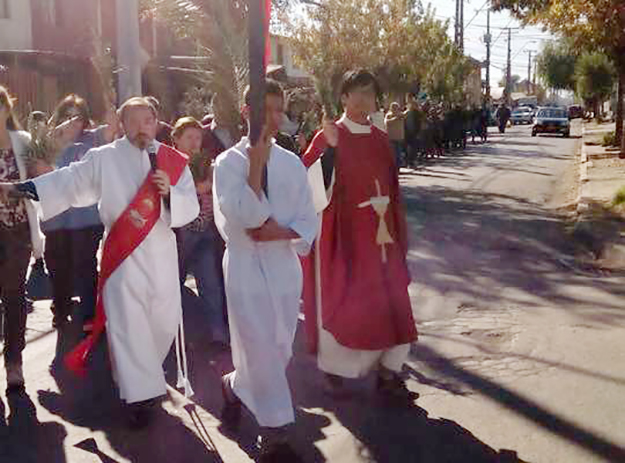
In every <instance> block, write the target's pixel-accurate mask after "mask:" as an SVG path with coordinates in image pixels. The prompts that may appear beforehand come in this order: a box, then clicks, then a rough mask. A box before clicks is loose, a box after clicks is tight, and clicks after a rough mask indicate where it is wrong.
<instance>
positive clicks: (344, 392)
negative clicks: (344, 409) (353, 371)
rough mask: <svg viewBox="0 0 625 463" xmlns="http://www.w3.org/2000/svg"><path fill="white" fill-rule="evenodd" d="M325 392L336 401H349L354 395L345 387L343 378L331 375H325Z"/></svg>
mask: <svg viewBox="0 0 625 463" xmlns="http://www.w3.org/2000/svg"><path fill="white" fill-rule="evenodd" d="M323 377H324V388H323V390H324V392H325V393H326V394H328V395H329V396H331V397H333V398H335V399H349V398H350V397H351V396H352V393H351V392H350V391H349V389H348V388H347V387H346V386H345V381H344V380H343V378H341V377H340V376H337V375H333V374H331V373H324V375H323Z"/></svg>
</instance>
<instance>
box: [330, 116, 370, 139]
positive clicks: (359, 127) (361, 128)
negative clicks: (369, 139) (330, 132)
mask: <svg viewBox="0 0 625 463" xmlns="http://www.w3.org/2000/svg"><path fill="white" fill-rule="evenodd" d="M338 122H340V123H342V124H343V125H344V126H345V127H347V130H349V131H350V132H351V133H355V134H365V133H366V134H369V133H371V126H370V125H363V124H358V123H357V122H354V121H352V120H351V119H349V118H348V117H347V114H343V115H342V116H341V118H340V119H339V120H338Z"/></svg>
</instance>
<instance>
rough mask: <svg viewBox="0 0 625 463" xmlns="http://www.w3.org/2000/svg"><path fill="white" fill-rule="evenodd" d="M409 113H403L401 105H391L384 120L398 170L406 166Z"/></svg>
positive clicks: (394, 103)
mask: <svg viewBox="0 0 625 463" xmlns="http://www.w3.org/2000/svg"><path fill="white" fill-rule="evenodd" d="M407 115H408V111H402V110H401V106H399V103H397V102H393V103H391V107H390V110H389V112H388V113H387V114H386V117H385V118H384V123H385V124H386V131H387V133H388V138H389V140H390V141H391V145H392V146H393V151H394V153H395V163H396V164H397V168H399V167H401V166H403V165H404V157H405V151H406V130H405V122H406V116H407Z"/></svg>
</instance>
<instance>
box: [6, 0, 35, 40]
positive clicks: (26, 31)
mask: <svg viewBox="0 0 625 463" xmlns="http://www.w3.org/2000/svg"><path fill="white" fill-rule="evenodd" d="M0 1H3V0H0ZM8 6H9V19H0V50H30V49H32V48H33V39H32V27H31V24H32V23H31V14H30V13H31V2H30V0H8Z"/></svg>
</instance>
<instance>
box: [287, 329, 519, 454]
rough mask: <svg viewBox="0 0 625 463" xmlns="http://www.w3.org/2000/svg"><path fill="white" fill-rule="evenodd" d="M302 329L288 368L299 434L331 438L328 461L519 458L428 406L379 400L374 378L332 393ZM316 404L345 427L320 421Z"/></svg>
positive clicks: (318, 443) (316, 437) (320, 440)
mask: <svg viewBox="0 0 625 463" xmlns="http://www.w3.org/2000/svg"><path fill="white" fill-rule="evenodd" d="M300 328H303V327H300ZM303 335H304V333H303V330H300V331H299V332H298V336H297V340H296V349H297V354H296V357H295V361H294V362H293V365H292V368H291V371H290V373H291V375H290V376H291V381H292V385H293V389H294V394H295V403H296V404H297V405H298V406H299V407H300V409H301V408H303V410H302V413H300V414H299V416H298V429H297V438H298V439H307V438H309V436H310V435H313V436H314V437H313V440H314V441H315V442H316V444H317V445H318V446H320V447H323V446H324V442H323V441H324V440H326V439H331V442H330V443H328V445H327V448H328V451H327V452H328V455H326V456H327V457H328V458H327V461H332V462H337V463H338V462H346V463H347V462H349V463H364V462H379V463H523V462H522V461H521V460H520V459H519V458H518V457H517V455H516V452H514V451H511V450H499V451H497V450H495V449H493V448H491V447H489V446H488V445H486V444H485V443H483V442H482V441H480V440H479V439H478V438H477V437H475V436H474V435H473V434H472V433H471V432H470V431H469V430H467V429H464V428H463V427H462V426H460V425H459V424H458V423H456V422H454V421H451V420H447V419H444V418H440V419H434V418H430V417H428V412H427V411H426V410H424V409H423V408H421V407H419V406H418V405H416V404H415V405H414V406H413V407H412V408H398V407H396V406H393V405H391V404H388V403H385V402H380V401H379V399H378V398H376V397H375V395H374V393H373V378H366V379H363V380H362V381H354V382H353V383H352V384H350V388H351V390H352V391H353V393H354V395H353V397H351V398H350V399H349V400H340V399H336V398H333V397H330V396H329V395H328V394H327V393H326V392H325V391H324V388H323V386H322V377H321V373H320V372H319V370H318V369H317V368H316V365H315V362H314V358H313V357H312V356H311V355H309V354H307V353H306V351H305V346H304V339H303ZM417 402H418V401H417ZM318 409H321V410H323V412H324V413H327V414H330V415H332V416H334V417H335V418H336V419H337V421H338V422H339V423H340V424H341V426H342V427H344V428H345V429H342V428H338V427H336V426H334V427H332V426H327V425H326V426H323V424H324V423H323V422H322V421H321V420H320V419H319V416H320V415H318V414H316V413H318V412H317V410H318ZM310 410H314V411H315V414H313V413H312V412H311V411H310ZM304 411H305V412H304ZM320 425H321V426H322V427H320ZM306 457H307V458H305V461H306V462H310V463H317V462H323V461H326V460H325V459H316V458H314V457H310V456H306Z"/></svg>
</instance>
